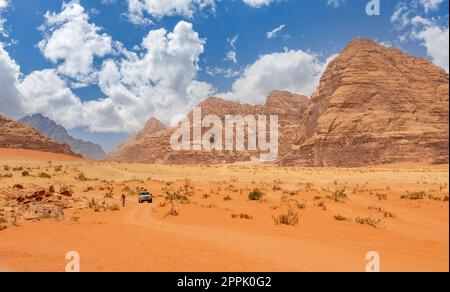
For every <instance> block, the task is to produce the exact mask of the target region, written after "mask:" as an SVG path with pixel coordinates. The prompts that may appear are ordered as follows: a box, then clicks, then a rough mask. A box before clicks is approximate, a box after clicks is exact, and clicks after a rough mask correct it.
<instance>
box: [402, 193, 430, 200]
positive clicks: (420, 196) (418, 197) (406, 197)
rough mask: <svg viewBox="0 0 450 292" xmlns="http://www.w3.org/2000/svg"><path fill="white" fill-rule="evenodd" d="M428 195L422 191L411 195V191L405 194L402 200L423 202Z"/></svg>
mask: <svg viewBox="0 0 450 292" xmlns="http://www.w3.org/2000/svg"><path fill="white" fill-rule="evenodd" d="M425 196H426V194H425V192H424V191H420V192H412V193H410V192H409V191H408V192H407V193H406V194H405V195H402V196H401V199H402V200H412V201H417V200H423V199H424V198H425Z"/></svg>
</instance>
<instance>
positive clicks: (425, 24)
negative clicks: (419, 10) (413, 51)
mask: <svg viewBox="0 0 450 292" xmlns="http://www.w3.org/2000/svg"><path fill="white" fill-rule="evenodd" d="M413 24H414V25H415V28H414V29H413V32H412V34H411V36H412V38H413V39H416V40H418V41H420V43H421V45H422V46H424V47H425V48H426V50H427V55H428V56H429V57H430V59H431V61H432V62H433V63H434V64H436V65H438V66H440V67H442V68H444V69H445V70H446V71H447V73H448V72H449V53H448V50H449V47H448V46H449V27H448V24H447V27H441V26H439V25H438V24H437V23H435V22H434V21H431V20H427V19H422V18H415V19H414V20H413Z"/></svg>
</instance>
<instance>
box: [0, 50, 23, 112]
mask: <svg viewBox="0 0 450 292" xmlns="http://www.w3.org/2000/svg"><path fill="white" fill-rule="evenodd" d="M19 75H20V67H19V66H18V65H17V64H16V62H15V61H14V60H13V59H12V58H11V57H10V56H9V54H8V53H7V52H6V51H5V50H4V48H3V44H2V43H1V42H0V88H1V90H0V113H2V114H7V115H10V116H16V115H18V114H20V112H21V110H22V98H21V95H20V92H19V90H18V89H17V85H18V83H19Z"/></svg>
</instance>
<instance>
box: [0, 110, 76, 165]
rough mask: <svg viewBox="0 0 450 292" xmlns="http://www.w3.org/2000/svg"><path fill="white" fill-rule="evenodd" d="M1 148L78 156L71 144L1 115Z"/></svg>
mask: <svg viewBox="0 0 450 292" xmlns="http://www.w3.org/2000/svg"><path fill="white" fill-rule="evenodd" d="M0 148H12V149H29V150H38V151H43V152H52V153H61V154H66V155H72V156H78V157H80V155H79V154H76V153H74V152H72V150H71V149H70V147H69V145H67V144H59V143H56V142H55V141H53V140H51V139H50V138H48V137H46V136H44V135H43V134H41V133H40V132H39V131H37V130H36V129H34V128H33V127H31V126H28V125H26V124H23V123H20V122H16V121H13V120H10V119H8V118H6V117H4V116H1V115H0Z"/></svg>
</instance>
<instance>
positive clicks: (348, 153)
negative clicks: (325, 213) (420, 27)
mask: <svg viewBox="0 0 450 292" xmlns="http://www.w3.org/2000/svg"><path fill="white" fill-rule="evenodd" d="M448 98H449V79H448V75H447V74H446V72H445V71H444V70H443V69H441V68H439V67H437V66H435V65H433V64H432V63H430V62H428V61H426V60H424V59H422V58H417V57H412V56H408V55H406V54H405V53H403V52H401V51H400V50H398V49H393V48H385V47H383V46H380V45H378V44H376V43H374V42H372V41H370V40H367V39H357V40H354V41H352V42H351V43H350V44H349V45H348V46H347V47H346V48H345V50H344V51H343V52H342V53H341V54H340V55H339V56H338V57H337V58H336V59H335V60H333V61H332V62H331V63H330V64H329V66H328V68H327V69H326V71H325V73H324V74H323V76H322V78H321V81H320V86H319V88H318V90H317V92H316V93H315V94H314V95H313V96H312V98H311V104H310V105H309V108H308V110H307V111H306V114H305V115H304V117H303V119H302V122H301V124H300V127H299V131H298V133H297V138H296V139H297V140H298V141H297V142H296V143H295V144H296V145H295V144H294V145H293V146H292V151H289V153H288V154H287V155H285V156H283V157H281V163H282V164H285V165H307V166H349V167H356V166H366V165H379V164H386V163H397V162H421V163H448V147H449V144H448V138H449V137H448V134H449V126H448V122H449V116H448V114H449V112H448V111H449V103H448Z"/></svg>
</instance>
